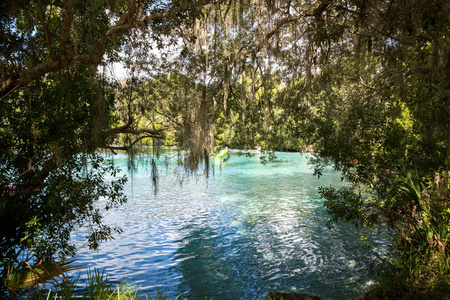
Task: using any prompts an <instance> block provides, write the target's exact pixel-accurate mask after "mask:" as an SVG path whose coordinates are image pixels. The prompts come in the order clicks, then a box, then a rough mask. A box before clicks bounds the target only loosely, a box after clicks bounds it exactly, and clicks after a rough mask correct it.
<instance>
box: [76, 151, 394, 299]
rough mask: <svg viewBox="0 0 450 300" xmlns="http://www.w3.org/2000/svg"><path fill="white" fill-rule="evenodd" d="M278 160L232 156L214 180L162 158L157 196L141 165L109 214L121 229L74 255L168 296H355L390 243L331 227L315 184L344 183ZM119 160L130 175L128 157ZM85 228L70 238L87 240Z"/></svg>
mask: <svg viewBox="0 0 450 300" xmlns="http://www.w3.org/2000/svg"><path fill="white" fill-rule="evenodd" d="M276 156H277V159H276V161H274V162H271V163H268V164H266V165H264V164H261V163H260V161H259V158H258V156H257V155H256V156H254V157H242V156H241V157H239V156H236V155H232V156H231V159H230V160H229V161H228V162H227V164H226V165H223V166H220V165H218V164H216V165H215V166H214V170H213V171H211V172H210V174H209V177H208V178H207V177H206V176H195V175H193V176H188V175H187V174H186V173H185V172H184V170H183V168H182V167H180V166H177V165H176V159H175V158H172V159H171V160H170V164H169V165H168V166H167V165H165V164H164V161H167V160H165V157H164V156H161V157H160V159H159V160H158V174H159V181H158V193H156V194H155V193H154V188H153V185H152V172H151V167H149V164H139V163H138V165H137V169H136V171H135V172H134V173H133V174H129V175H128V177H129V178H131V179H130V180H129V182H128V184H127V185H126V188H125V193H126V194H127V195H128V199H129V200H128V203H126V204H125V205H123V206H122V207H120V209H119V210H117V211H109V212H105V222H106V223H107V224H111V225H114V226H119V227H121V228H122V229H123V233H122V234H120V235H115V236H114V237H115V239H114V240H113V241H111V242H107V243H103V244H101V246H100V248H99V249H98V250H96V251H88V250H87V249H85V248H81V250H80V251H79V253H78V255H77V258H78V261H79V262H81V263H85V264H87V265H88V266H89V267H91V268H94V267H95V268H100V269H105V272H106V273H107V274H108V276H109V278H110V279H112V280H114V281H118V282H120V281H121V280H123V279H126V280H127V281H128V282H134V283H135V284H137V285H138V286H140V290H141V291H142V292H143V293H146V294H148V295H149V296H154V295H156V294H157V291H158V290H160V291H163V292H164V293H165V294H166V295H167V296H168V297H169V299H175V298H176V297H177V296H179V298H178V299H184V298H188V299H205V296H206V297H208V299H210V298H211V297H212V298H213V299H223V300H237V299H255V300H258V299H262V298H263V297H264V296H265V295H266V294H267V293H268V292H270V291H283V292H299V293H309V294H316V295H318V296H320V297H321V298H322V299H355V298H359V297H360V296H361V293H362V291H363V290H364V287H365V286H367V285H368V284H369V283H370V282H371V280H372V279H373V275H374V273H373V270H374V266H375V265H376V262H377V260H378V259H379V257H380V256H382V255H383V253H384V251H385V250H386V247H387V243H386V241H384V240H383V239H376V238H371V239H370V241H371V242H372V244H373V247H371V248H369V247H367V246H365V245H363V244H362V243H361V242H360V240H359V236H358V235H357V233H356V231H355V230H353V229H352V228H351V227H350V226H347V225H345V224H342V225H339V226H336V227H335V228H334V229H333V230H329V229H328V228H327V226H326V222H327V220H328V216H327V214H326V212H325V209H324V208H323V205H322V204H323V200H321V199H320V198H319V197H318V193H317V188H318V187H319V186H329V185H333V186H338V185H342V183H341V181H340V175H339V174H338V173H336V172H334V171H332V170H331V169H326V170H325V172H324V173H323V176H322V177H321V178H320V179H318V178H317V177H315V176H313V170H312V169H311V166H310V165H308V155H307V154H299V153H277V154H276ZM114 161H115V164H116V165H117V166H119V167H120V168H121V169H122V170H123V172H126V171H127V158H126V156H125V155H118V156H116V157H115V158H114ZM85 234H86V232H85V231H84V230H83V229H80V230H79V231H78V232H77V233H75V234H74V237H73V239H74V240H75V241H79V242H78V243H79V244H81V239H82V237H83V236H85ZM83 279H85V278H84V277H83V275H82V277H81V280H83Z"/></svg>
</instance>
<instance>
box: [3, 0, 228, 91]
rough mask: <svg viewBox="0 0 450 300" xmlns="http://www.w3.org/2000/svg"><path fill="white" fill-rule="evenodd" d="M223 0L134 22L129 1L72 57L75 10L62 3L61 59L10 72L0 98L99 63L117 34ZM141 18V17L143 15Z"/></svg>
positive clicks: (69, 0) (193, 4)
mask: <svg viewBox="0 0 450 300" xmlns="http://www.w3.org/2000/svg"><path fill="white" fill-rule="evenodd" d="M222 1H223V0H219V1H215V0H200V1H197V2H189V3H184V4H181V5H179V6H176V7H172V8H170V9H169V10H168V11H166V12H162V13H154V14H151V15H148V16H146V17H145V18H141V19H139V20H136V19H134V18H133V16H134V15H135V14H136V12H137V11H138V7H137V5H139V4H138V2H137V1H129V3H131V5H130V6H129V7H128V10H127V11H126V12H124V13H123V14H122V15H121V16H120V18H119V20H118V21H117V22H116V24H115V25H114V26H112V27H110V28H109V29H108V30H107V31H106V32H105V33H104V34H103V35H102V36H101V37H100V38H99V39H98V41H97V43H96V45H95V47H93V49H92V50H91V53H90V54H84V55H76V54H74V53H73V50H72V43H71V40H70V25H71V24H72V21H73V19H74V16H75V9H74V7H73V3H72V0H65V1H64V9H65V14H64V19H63V23H62V28H61V43H62V45H63V48H64V55H63V56H55V57H54V58H53V60H51V61H45V62H42V63H40V64H38V65H36V66H33V67H31V68H28V69H24V70H22V71H19V72H16V73H13V74H12V75H11V76H10V77H9V78H8V79H6V80H4V81H3V82H2V83H1V84H0V96H1V97H4V96H7V95H8V94H9V93H10V92H11V91H13V90H15V89H19V88H21V87H23V86H26V85H27V84H28V83H30V82H31V81H33V80H36V79H39V78H40V77H42V76H44V75H45V74H48V73H51V72H56V71H59V70H62V69H64V68H67V67H73V66H84V65H95V64H98V63H100V62H101V60H102V58H103V55H104V54H105V52H106V48H107V46H108V45H109V44H110V43H111V42H112V41H114V40H115V39H116V38H117V36H118V35H119V34H121V33H124V32H127V31H128V30H130V29H133V28H143V27H146V26H148V25H149V24H150V22H151V21H153V20H157V19H163V18H166V19H170V18H173V17H175V16H176V14H178V13H179V12H180V11H183V10H187V9H192V8H199V7H201V6H204V5H207V4H210V3H220V2H222ZM144 15H145V14H144Z"/></svg>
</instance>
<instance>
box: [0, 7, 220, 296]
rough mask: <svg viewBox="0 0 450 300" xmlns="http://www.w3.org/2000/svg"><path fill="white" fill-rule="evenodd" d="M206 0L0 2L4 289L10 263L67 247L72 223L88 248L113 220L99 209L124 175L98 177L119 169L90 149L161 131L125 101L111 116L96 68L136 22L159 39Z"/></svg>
mask: <svg viewBox="0 0 450 300" xmlns="http://www.w3.org/2000/svg"><path fill="white" fill-rule="evenodd" d="M209 2H211V1H198V2H173V3H167V2H164V1H161V2H160V3H147V2H143V1H90V2H86V1H75V0H64V1H51V0H42V1H27V0H24V1H6V2H2V4H1V6H0V8H1V10H0V13H1V17H0V44H1V52H0V65H1V68H0V82H1V85H0V112H1V114H2V119H1V122H0V124H1V126H0V141H1V149H0V169H1V172H0V220H1V221H0V222H1V223H0V260H1V263H2V264H1V267H0V271H1V273H2V279H3V280H2V281H1V283H0V288H1V292H2V293H3V292H5V285H7V283H6V281H5V280H6V279H7V278H6V275H7V274H8V272H9V271H10V270H11V268H14V269H15V270H20V268H23V267H24V266H25V264H26V263H30V264H39V263H41V262H46V261H50V260H55V259H57V258H60V259H64V258H66V257H67V256H70V255H73V254H74V250H75V249H74V248H73V246H72V245H71V244H70V233H71V231H72V230H73V229H74V228H76V227H78V226H81V225H83V224H86V223H87V224H88V225H89V227H90V229H91V232H90V234H89V236H87V237H86V238H87V243H88V245H89V246H90V247H92V248H95V247H97V246H98V243H99V242H101V241H103V240H106V239H109V238H111V234H112V232H113V231H115V230H116V231H117V230H120V229H117V228H114V227H108V226H105V225H104V224H102V217H101V210H102V209H112V208H115V207H117V206H118V205H120V204H121V203H123V202H124V201H126V198H125V197H124V195H123V194H122V192H121V189H122V186H123V184H124V182H125V180H126V178H124V177H117V178H115V179H114V180H112V181H110V182H107V181H105V176H107V175H112V176H116V175H117V172H118V170H117V169H116V168H115V167H114V166H113V165H111V164H110V163H108V161H106V160H105V159H104V158H103V157H102V156H99V155H97V154H96V150H97V149H98V148H108V147H109V145H110V144H111V143H112V141H113V140H114V138H117V136H118V135H119V134H128V135H129V136H130V137H131V138H133V137H135V138H136V140H140V139H142V135H143V134H145V135H147V136H152V137H159V138H160V133H161V131H162V130H161V128H155V127H154V126H145V127H139V125H141V123H139V122H137V119H136V116H135V115H134V111H132V109H134V107H132V106H131V105H130V106H127V111H126V112H125V113H124V115H123V119H121V118H120V116H116V115H115V114H114V113H115V104H116V99H117V98H116V97H117V96H118V95H117V92H116V90H117V88H118V86H117V83H115V82H114V81H113V80H110V79H109V78H108V77H106V76H105V75H104V73H102V71H103V70H104V69H105V66H106V64H107V63H108V62H113V61H117V60H118V59H119V53H120V52H121V49H122V46H124V45H127V44H129V45H131V44H132V42H133V41H132V40H133V38H135V34H136V32H138V31H139V30H140V29H142V32H145V34H146V35H147V36H149V37H151V38H152V41H153V43H154V45H158V46H160V45H162V44H163V43H164V42H165V41H163V39H164V36H167V35H168V34H169V33H170V32H171V31H172V30H173V29H174V28H175V27H176V26H178V25H180V24H181V23H182V22H184V21H189V20H190V19H192V18H195V17H196V16H197V15H199V11H198V9H197V8H201V7H202V6H203V5H205V4H207V3H209ZM119 96H120V95H119ZM134 142H135V141H132V142H131V144H133V143H134ZM100 198H102V199H105V201H101V202H98V201H97V200H99V199H100ZM100 203H103V204H102V205H103V207H101V206H100Z"/></svg>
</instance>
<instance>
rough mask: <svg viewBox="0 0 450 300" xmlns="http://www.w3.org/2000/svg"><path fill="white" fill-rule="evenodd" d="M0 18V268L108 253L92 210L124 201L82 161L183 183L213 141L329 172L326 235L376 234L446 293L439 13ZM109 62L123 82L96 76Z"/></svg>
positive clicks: (43, 5)
mask: <svg viewBox="0 0 450 300" xmlns="http://www.w3.org/2000/svg"><path fill="white" fill-rule="evenodd" d="M0 14H1V18H0V45H1V47H0V49H1V50H0V66H1V68H0V82H1V85H0V105H1V106H0V110H1V114H2V121H1V124H2V125H1V127H0V134H1V146H2V147H1V149H0V160H1V162H0V168H1V170H2V171H1V175H0V185H1V190H2V195H1V202H0V214H1V216H0V219H1V220H2V222H3V223H4V224H3V223H2V224H1V226H0V228H1V229H0V230H1V241H0V245H1V259H2V260H5V259H6V260H10V261H11V260H14V259H17V258H18V257H19V254H20V253H21V251H26V252H27V253H28V254H29V255H30V257H32V258H33V259H35V261H40V260H49V259H54V257H55V255H57V254H58V253H60V254H61V255H68V254H70V253H71V251H69V250H71V248H70V246H69V244H68V243H69V239H68V238H69V233H70V231H71V230H72V229H73V228H74V226H77V225H78V224H81V223H82V222H86V221H90V222H91V224H94V226H93V227H92V229H93V230H92V235H91V236H90V237H89V241H90V242H91V245H92V246H95V245H97V243H98V242H99V241H100V240H102V239H105V238H108V236H109V233H110V232H111V230H112V228H106V227H104V226H103V225H102V224H101V218H100V214H99V213H98V210H97V209H98V208H95V206H94V205H93V204H94V202H95V200H96V199H98V198H99V197H106V198H108V199H109V202H108V204H107V207H108V208H112V207H114V206H115V205H118V204H120V203H122V202H123V201H125V199H124V197H123V195H122V194H121V192H120V188H121V185H122V184H123V183H124V180H125V179H123V178H122V179H118V180H117V181H113V182H110V183H105V182H104V181H103V179H104V176H105V175H106V174H107V173H110V172H112V173H114V172H115V169H114V168H113V167H112V166H108V165H107V163H106V162H105V161H102V160H103V159H102V157H101V156H96V155H95V151H96V149H99V148H109V149H110V150H112V151H115V150H114V149H119V148H120V149H124V150H131V149H132V148H133V147H135V146H138V145H139V144H142V143H150V144H155V143H157V144H161V143H166V144H176V145H178V146H179V147H181V148H183V149H189V151H190V155H189V161H188V162H187V165H189V166H190V167H191V168H195V167H196V166H197V165H198V164H199V163H201V161H202V160H204V161H207V160H208V159H209V154H210V153H211V152H212V150H213V148H214V146H215V145H216V144H219V145H222V146H224V145H230V146H233V147H236V148H241V149H251V148H254V147H255V146H256V145H257V144H259V145H262V147H263V148H264V149H267V150H268V149H271V148H273V149H277V150H297V151H302V150H306V149H308V150H311V149H312V150H314V153H315V154H316V159H315V161H314V163H315V166H316V173H317V174H318V175H319V176H320V173H321V170H322V168H323V166H324V165H326V164H332V165H333V166H334V168H335V169H337V170H339V171H341V172H342V174H343V178H344V179H345V180H347V181H349V182H350V183H351V184H352V185H351V186H350V187H347V188H344V189H340V190H336V189H334V188H332V187H324V188H322V189H321V194H322V196H323V198H324V199H325V202H324V204H325V206H326V207H327V209H328V211H329V213H330V216H331V220H332V221H339V220H343V221H345V222H349V223H352V224H354V225H356V226H358V227H366V228H372V227H374V226H375V227H378V228H381V227H390V228H391V229H393V230H394V231H395V232H396V235H397V236H398V243H397V249H400V250H402V251H406V252H404V253H408V255H406V256H405V257H407V256H408V257H409V258H408V259H409V260H408V259H406V258H405V259H404V260H403V263H405V264H407V265H408V266H412V268H413V269H414V268H415V269H414V270H419V269H420V270H425V271H423V273H421V274H422V275H423V276H421V278H428V279H430V280H431V281H432V280H435V279H436V278H437V277H438V276H435V275H436V274H438V273H439V274H441V275H442V274H444V275H445V276H443V277H442V276H441V277H440V278H441V279H439V280H440V281H439V280H438V281H439V284H437V285H435V286H437V287H438V288H437V289H442V288H443V286H445V285H448V278H449V277H448V276H449V270H450V267H449V266H450V263H449V262H450V259H449V256H448V250H449V249H448V246H447V244H448V240H449V238H450V236H449V234H448V232H449V230H450V228H449V227H448V226H449V225H448V224H449V222H448V221H449V219H450V215H449V201H450V192H449V190H450V186H449V171H448V170H449V163H450V123H449V122H450V35H449V33H450V30H449V29H450V28H449V26H450V22H449V21H450V20H449V18H450V4H449V3H448V1H446V0H433V1H428V0H414V1H402V0H383V1H369V0H347V1H336V0H317V1H304V0H303V1H301V0H295V1H277V0H266V1H262V0H229V1H220V0H219V1H213V0H200V1H148V2H146V1H140V0H135V1H124V0H105V1H81V0H61V1H54V0H39V1H29V0H28V1H27V0H21V1H6V2H5V3H3V4H2V6H0ZM118 62H120V63H121V64H122V65H123V66H124V67H125V68H126V70H127V71H128V74H129V77H128V78H125V79H122V80H118V79H116V78H113V77H112V76H110V75H106V73H107V72H106V71H107V70H108V68H110V66H111V65H112V64H113V63H118ZM114 141H119V142H120V143H121V144H120V145H121V146H120V147H114V148H113V147H111V144H112V143H113V142H114ZM87 165H89V167H86V166H87ZM206 165H207V164H206ZM7 220H8V221H7ZM9 220H14V221H9ZM49 241H51V242H50V243H49ZM45 245H47V247H46V246H45ZM419 265H420V266H422V267H423V268H422V267H421V268H419V267H418V266H419ZM391 270H394V271H392V272H391V275H392V274H401V276H403V277H405V278H406V279H405V282H407V284H405V286H407V287H409V288H411V286H413V285H414V284H415V283H417V282H416V281H414V276H416V275H417V274H416V273H414V272H411V274H407V275H405V274H403V273H401V272H400V271H399V270H400V268H399V267H398V265H397V266H393V268H392V269H391ZM3 272H6V268H5V267H4V269H3ZM421 272H422V271H421ZM401 276H400V275H399V277H401ZM408 280H409V281H408ZM436 280H437V279H436ZM425 281H426V280H425ZM431 281H430V282H431ZM400 290H401V289H400ZM392 291H395V287H394V288H393V289H392ZM402 291H404V290H402ZM425 292H429V290H427V289H426V288H425V287H424V293H425ZM430 293H431V292H430ZM419 295H420V293H419Z"/></svg>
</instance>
